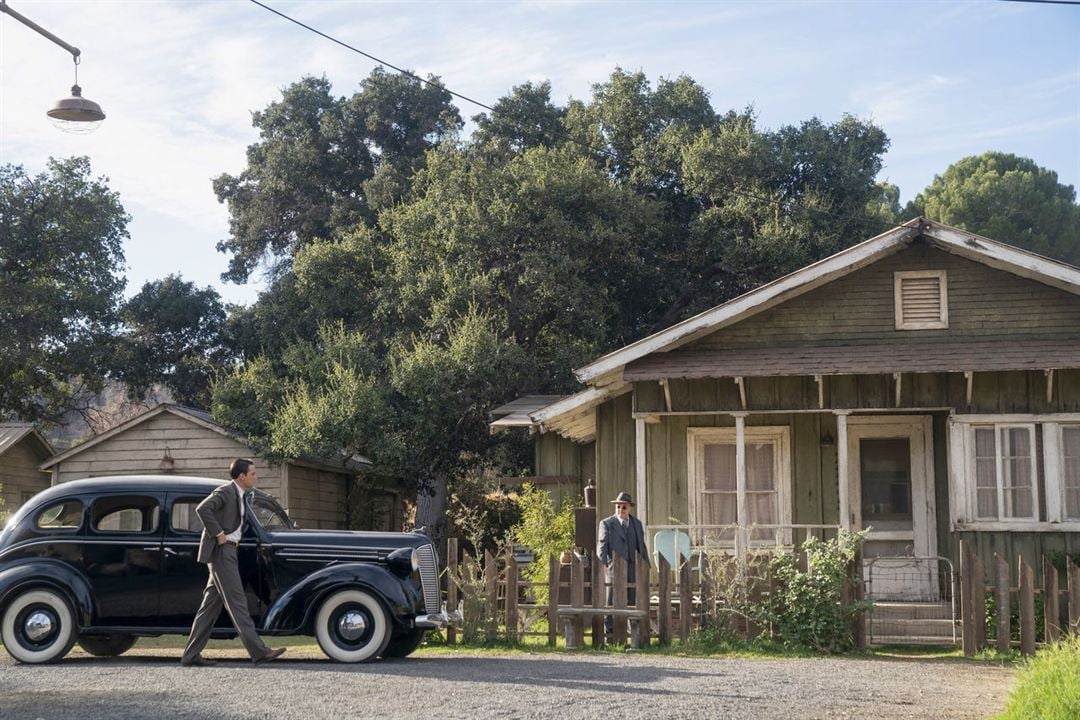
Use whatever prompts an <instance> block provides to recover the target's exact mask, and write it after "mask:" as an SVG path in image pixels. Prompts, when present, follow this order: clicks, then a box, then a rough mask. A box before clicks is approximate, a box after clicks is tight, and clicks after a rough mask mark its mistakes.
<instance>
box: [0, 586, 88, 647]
mask: <svg viewBox="0 0 1080 720" xmlns="http://www.w3.org/2000/svg"><path fill="white" fill-rule="evenodd" d="M77 636H78V630H77V628H76V627H75V616H74V614H73V613H72V612H71V607H70V606H69V605H68V603H67V600H65V599H64V598H63V597H62V596H61V595H60V594H59V593H57V592H55V591H53V590H45V589H35V590H27V591H26V592H24V593H22V594H20V595H18V596H17V597H16V598H15V599H14V600H12V601H11V603H9V604H8V606H7V607H6V608H5V609H4V615H3V618H0V637H3V640H4V649H5V650H7V651H8V654H9V655H11V657H13V658H15V659H16V660H18V661H19V662H22V663H28V664H38V663H47V662H53V661H55V660H59V659H60V658H62V657H64V656H65V655H67V653H68V650H70V649H71V646H72V645H73V644H75V638H76V637H77Z"/></svg>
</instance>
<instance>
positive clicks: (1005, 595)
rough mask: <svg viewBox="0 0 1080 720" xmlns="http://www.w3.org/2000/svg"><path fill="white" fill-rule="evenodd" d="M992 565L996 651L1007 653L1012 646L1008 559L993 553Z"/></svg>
mask: <svg viewBox="0 0 1080 720" xmlns="http://www.w3.org/2000/svg"><path fill="white" fill-rule="evenodd" d="M994 566H995V568H996V570H997V572H996V573H995V575H996V578H997V584H996V585H995V586H994V600H995V602H996V604H997V651H998V652H999V653H1007V652H1009V648H1010V647H1012V624H1011V622H1010V616H1011V610H1012V608H1011V607H1010V606H1011V604H1012V603H1011V602H1010V601H1011V599H1012V594H1011V593H1010V592H1009V561H1008V560H1006V559H1005V558H1003V557H1001V556H1000V555H998V554H997V553H994Z"/></svg>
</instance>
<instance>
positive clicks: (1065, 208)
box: [905, 152, 1080, 265]
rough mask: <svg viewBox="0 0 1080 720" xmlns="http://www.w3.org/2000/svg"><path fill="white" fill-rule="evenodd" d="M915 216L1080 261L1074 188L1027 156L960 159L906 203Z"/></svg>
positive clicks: (1078, 211)
mask: <svg viewBox="0 0 1080 720" xmlns="http://www.w3.org/2000/svg"><path fill="white" fill-rule="evenodd" d="M918 215H925V216H926V217H928V218H930V219H932V220H938V221H940V222H943V223H946V224H948V225H954V226H956V227H960V228H963V229H965V230H968V231H970V232H973V233H977V234H979V235H984V236H986V237H988V238H991V239H993V240H1000V241H1001V242H1006V243H1009V244H1011V245H1016V246H1017V247H1021V248H1024V249H1027V250H1031V251H1033V252H1037V253H1039V254H1041V255H1046V256H1047V257H1051V258H1054V259H1056V260H1064V261H1065V262H1067V263H1071V264H1073V265H1080V206H1078V205H1077V204H1076V190H1075V189H1074V188H1073V187H1072V186H1071V185H1062V184H1061V183H1059V182H1058V177H1057V173H1056V172H1054V171H1053V170H1048V169H1047V168H1044V167H1040V166H1039V165H1037V164H1036V163H1035V161H1034V160H1031V159H1030V158H1024V157H1018V156H1016V155H1012V154H1010V153H1003V152H987V153H983V154H982V155H974V156H971V157H966V158H963V159H961V160H958V161H957V162H955V163H953V164H952V165H950V166H949V167H948V168H947V169H946V170H945V172H944V173H942V174H941V175H936V176H935V177H934V181H933V182H932V183H930V186H929V187H928V188H926V190H924V191H923V192H921V193H919V194H918V195H917V196H916V197H915V199H914V200H913V201H912V202H911V203H910V204H909V205H908V207H907V208H906V210H905V216H906V217H916V216H918Z"/></svg>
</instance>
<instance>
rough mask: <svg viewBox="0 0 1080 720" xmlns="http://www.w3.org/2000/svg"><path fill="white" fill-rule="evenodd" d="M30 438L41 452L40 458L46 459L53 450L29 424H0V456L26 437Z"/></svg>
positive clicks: (42, 436) (43, 437)
mask: <svg viewBox="0 0 1080 720" xmlns="http://www.w3.org/2000/svg"><path fill="white" fill-rule="evenodd" d="M28 435H29V436H32V437H33V438H34V441H35V442H36V443H37V444H38V446H39V449H40V450H41V456H42V457H48V456H50V455H52V454H53V452H54V450H53V447H52V445H51V444H49V441H48V440H46V439H45V436H44V435H42V434H41V433H40V432H39V431H38V429H37V428H36V427H34V426H33V425H31V424H30V423H0V455H3V454H4V453H6V452H7V451H8V450H10V449H11V448H13V447H15V446H16V445H18V444H19V442H20V441H22V439H23V438H25V437H26V436H28Z"/></svg>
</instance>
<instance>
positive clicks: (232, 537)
mask: <svg viewBox="0 0 1080 720" xmlns="http://www.w3.org/2000/svg"><path fill="white" fill-rule="evenodd" d="M233 487H235V488H236V493H237V495H239V496H240V524H239V525H237V526H236V529H235V530H233V531H232V532H231V533H229V534H228V535H226V536H225V542H234V543H238V542H240V535H241V532H242V530H243V528H244V488H242V487H240V484H239V483H237V482H236V481H233Z"/></svg>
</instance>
